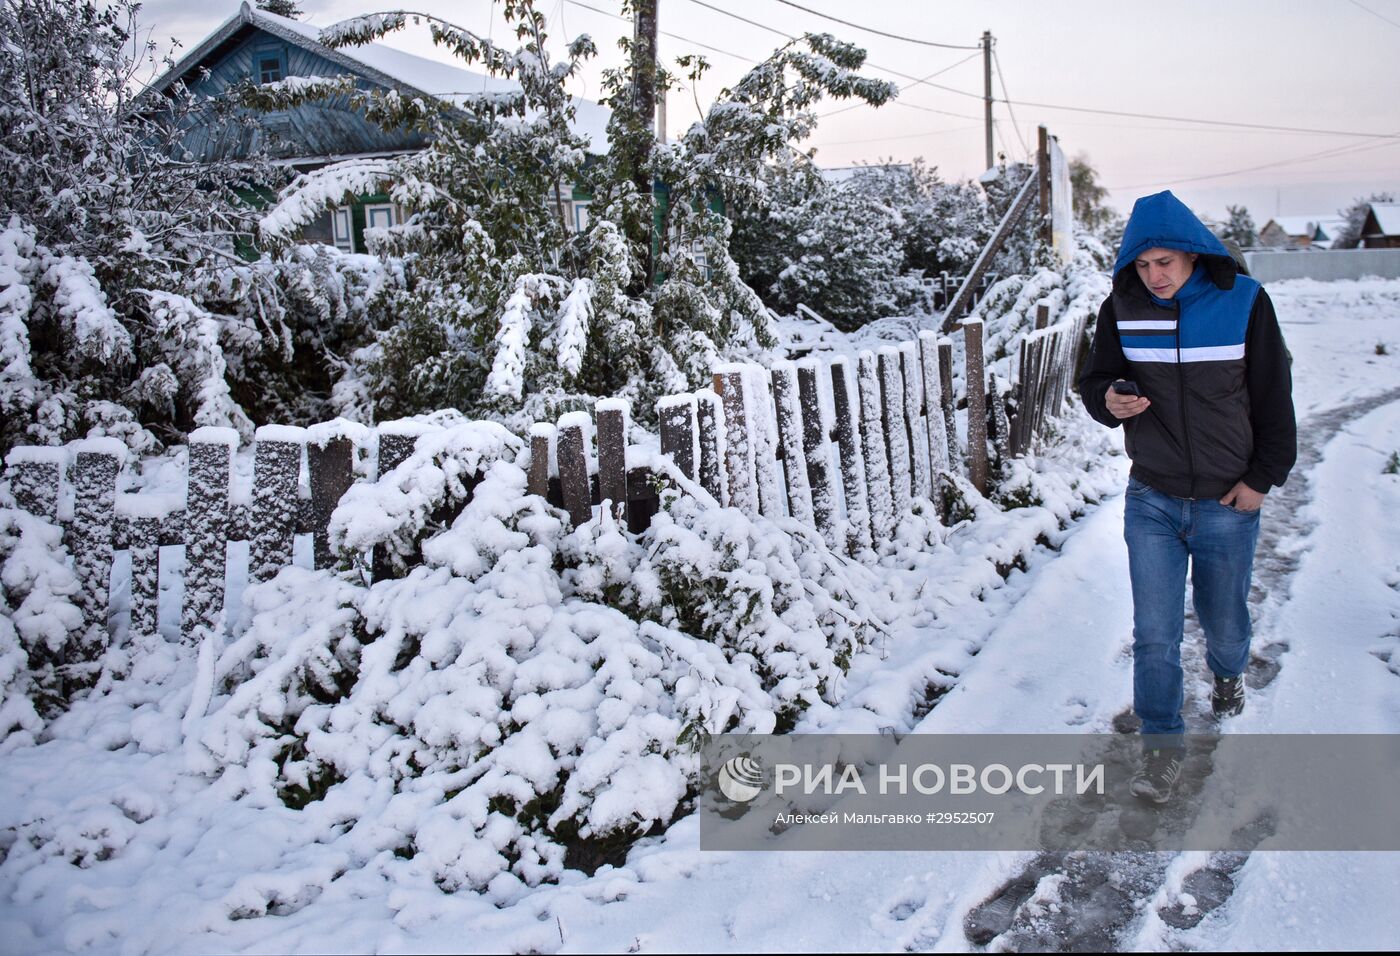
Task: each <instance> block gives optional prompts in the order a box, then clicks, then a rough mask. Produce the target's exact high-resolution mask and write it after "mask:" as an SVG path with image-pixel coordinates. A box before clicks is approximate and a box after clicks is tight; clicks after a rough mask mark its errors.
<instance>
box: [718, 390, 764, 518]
mask: <svg viewBox="0 0 1400 956" xmlns="http://www.w3.org/2000/svg"><path fill="white" fill-rule="evenodd" d="M715 391H716V392H718V393H719V397H720V401H721V402H723V405H724V473H725V478H726V479H727V480H728V487H729V500H728V502H727V504H728V505H729V506H730V507H733V508H738V509H739V510H740V511H742V512H744V514H747V515H750V516H753V515H757V514H758V513H759V511H758V488H757V485H756V482H755V479H754V473H753V457H754V447H753V439H752V436H751V434H750V432H749V425H748V408H747V403H746V401H745V392H746V389H745V388H744V372H743V369H742V367H740V366H737V365H727V366H724V367H723V368H722V369H721V370H720V371H718V372H716V373H715Z"/></svg>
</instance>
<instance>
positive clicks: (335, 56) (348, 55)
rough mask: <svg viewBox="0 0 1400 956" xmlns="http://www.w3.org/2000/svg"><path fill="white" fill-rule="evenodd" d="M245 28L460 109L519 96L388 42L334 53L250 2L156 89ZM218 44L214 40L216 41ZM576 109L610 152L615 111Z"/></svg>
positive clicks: (580, 130)
mask: <svg viewBox="0 0 1400 956" xmlns="http://www.w3.org/2000/svg"><path fill="white" fill-rule="evenodd" d="M244 24H248V25H251V26H255V27H258V28H261V29H263V30H266V31H267V32H269V33H272V34H274V35H279V36H282V37H283V38H285V39H289V40H290V39H291V37H288V36H287V35H288V34H292V35H293V36H295V37H296V38H297V40H298V41H300V42H301V44H302V45H303V46H305V47H306V48H307V49H310V50H312V51H314V52H315V53H317V54H319V55H321V56H324V57H325V58H326V59H329V60H331V61H332V62H340V63H346V61H347V60H348V61H351V62H350V63H346V65H347V66H348V67H349V68H351V69H357V68H364V70H365V72H367V73H368V74H369V75H370V78H371V79H374V80H376V81H379V82H386V81H387V82H388V83H389V84H391V85H395V86H404V87H409V88H411V89H412V90H414V91H417V92H420V93H426V94H428V95H429V96H433V97H436V98H437V99H440V100H445V101H447V102H450V103H454V104H457V105H460V104H461V103H463V102H464V101H465V100H466V98H467V97H469V96H474V95H478V94H481V93H507V92H516V91H518V90H519V89H520V84H519V83H516V82H515V81H514V80H508V79H505V78H503V77H498V76H488V75H487V74H484V73H478V72H476V71H475V70H468V69H465V68H463V67H460V66H455V65H453V64H451V63H443V62H440V61H438V60H430V59H428V58H427V57H422V56H418V55H416V54H413V53H405V52H404V51H402V50H395V49H394V48H393V47H390V46H386V45H384V44H383V43H367V44H364V45H363V46H344V47H337V48H335V49H331V48H329V47H327V46H326V45H325V44H323V43H322V42H321V28H320V27H318V26H315V25H313V24H311V23H308V22H306V21H303V20H293V19H290V18H288V17H282V16H278V15H277V14H275V13H269V12H267V11H266V10H258V9H254V8H252V7H250V6H249V5H248V4H247V3H246V2H244V3H243V4H242V5H241V6H240V7H239V10H238V12H237V13H236V14H234V15H233V16H232V17H230V18H229V19H228V20H226V21H224V23H223V24H222V25H221V26H220V27H219V28H218V29H216V30H215V31H214V32H213V33H212V34H210V36H209V37H208V38H207V39H206V40H205V41H204V42H203V43H201V44H199V45H198V46H197V47H195V48H194V50H192V51H191V52H190V54H189V55H188V56H186V57H184V58H183V59H182V60H181V61H180V62H179V63H178V64H176V65H175V67H174V68H173V69H171V70H170V71H169V72H167V73H166V74H165V75H164V76H162V77H161V78H160V79H158V80H157V81H156V82H155V83H154V84H152V87H153V88H155V89H162V88H164V87H165V86H168V85H169V84H170V83H172V82H174V80H175V79H177V78H178V77H180V76H183V75H184V74H185V73H186V72H188V71H189V69H190V68H192V67H193V66H194V65H195V64H196V63H197V62H198V61H199V60H201V59H203V57H204V56H206V55H207V54H208V53H210V52H211V51H212V49H213V47H214V46H217V44H218V42H222V40H224V39H227V38H228V37H229V36H231V35H232V34H233V33H234V32H236V31H237V29H238V28H239V27H241V26H243V25H244ZM210 41H214V42H212V43H211V42H210ZM573 105H574V110H575V116H574V122H573V123H572V127H573V130H574V132H575V133H577V134H578V135H580V136H582V137H583V138H584V139H586V140H587V141H588V144H589V148H590V149H592V150H593V151H595V152H603V151H604V150H606V148H607V142H608V137H607V128H608V119H609V118H610V117H611V116H612V111H611V110H609V109H608V108H607V107H606V106H603V105H601V104H599V103H595V102H593V101H592V100H586V99H583V98H582V97H578V96H575V97H573Z"/></svg>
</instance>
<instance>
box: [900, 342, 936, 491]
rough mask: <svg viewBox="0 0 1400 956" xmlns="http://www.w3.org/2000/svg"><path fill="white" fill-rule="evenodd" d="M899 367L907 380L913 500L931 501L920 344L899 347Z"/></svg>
mask: <svg viewBox="0 0 1400 956" xmlns="http://www.w3.org/2000/svg"><path fill="white" fill-rule="evenodd" d="M899 367H900V373H901V375H902V377H903V379H904V431H905V436H906V440H907V441H908V442H909V461H910V467H911V478H912V481H913V484H912V488H913V493H914V497H916V498H931V497H932V496H933V483H932V481H931V479H930V477H929V452H928V429H927V428H926V427H925V426H924V421H923V414H924V404H925V402H924V373H923V368H922V366H921V365H920V362H919V345H918V343H917V342H913V341H910V342H905V343H903V344H902V345H900V346H899Z"/></svg>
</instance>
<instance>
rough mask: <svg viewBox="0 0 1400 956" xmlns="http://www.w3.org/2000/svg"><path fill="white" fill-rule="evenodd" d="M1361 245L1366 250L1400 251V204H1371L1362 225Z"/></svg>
mask: <svg viewBox="0 0 1400 956" xmlns="http://www.w3.org/2000/svg"><path fill="white" fill-rule="evenodd" d="M1361 245H1362V247H1363V248H1366V249H1400V203H1396V202H1373V203H1371V205H1370V208H1369V209H1367V210H1366V221H1365V222H1363V223H1362V224H1361Z"/></svg>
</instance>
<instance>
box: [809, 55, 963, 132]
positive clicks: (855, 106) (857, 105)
mask: <svg viewBox="0 0 1400 956" xmlns="http://www.w3.org/2000/svg"><path fill="white" fill-rule="evenodd" d="M975 59H977V54H976V53H973V54H972V55H970V56H965V57H963V58H962V59H961V60H959V61H958V62H956V63H954V64H952V65H951V66H945V67H943V68H942V69H941V70H935V71H933V72H932V73H930V74H929V75H928V76H925V77H923V78H922V79H920V80H918V81H916V82H913V83H908V84H906V85H904V86H901V87H900V88H899V92H901V93H903V92H904V91H905V90H907V89H909V88H910V87H914V86H917V85H918V84H919V83H927V82H928V81H929V80H931V79H933V78H934V77H935V76H940V75H941V74H944V73H947V72H948V71H949V70H952V69H955V68H956V67H959V66H962V65H963V64H964V63H967V62H968V61H969V60H975ZM894 102H895V103H896V104H897V105H900V106H913V107H915V108H916V109H919V108H921V107H919V106H918V105H917V104H914V103H904V102H902V101H900V100H895V101H894ZM865 105H866V104H864V103H852V104H851V105H850V106H843V107H841V108H840V109H839V110H832V111H831V112H830V113H821V114H818V117H817V118H818V119H824V118H825V117H828V116H835V115H836V114H837V113H845V112H846V111H847V110H856V109H860V108H861V107H862V106H865ZM922 108H923V109H929V108H928V107H922ZM929 112H932V113H943V114H945V115H947V116H957V117H959V118H961V119H976V118H977V117H975V116H965V115H963V114H962V113H949V112H947V111H946V110H933V109H929Z"/></svg>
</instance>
